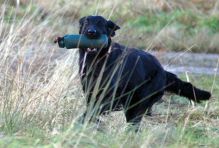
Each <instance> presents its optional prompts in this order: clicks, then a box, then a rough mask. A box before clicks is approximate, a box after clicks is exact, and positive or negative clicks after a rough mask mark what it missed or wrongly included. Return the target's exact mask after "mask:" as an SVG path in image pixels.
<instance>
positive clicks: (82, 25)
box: [79, 16, 87, 34]
mask: <svg viewBox="0 0 219 148" xmlns="http://www.w3.org/2000/svg"><path fill="white" fill-rule="evenodd" d="M86 19H87V17H86V16H85V17H82V18H81V19H80V20H79V34H81V32H82V30H83V27H84V22H85V20H86Z"/></svg>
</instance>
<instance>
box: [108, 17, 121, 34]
mask: <svg viewBox="0 0 219 148" xmlns="http://www.w3.org/2000/svg"><path fill="white" fill-rule="evenodd" d="M107 27H108V33H109V35H110V36H111V37H113V36H115V35H116V32H115V31H116V30H118V29H120V27H119V26H118V25H116V24H115V23H114V22H112V21H111V20H109V21H107Z"/></svg>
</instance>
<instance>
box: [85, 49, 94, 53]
mask: <svg viewBox="0 0 219 148" xmlns="http://www.w3.org/2000/svg"><path fill="white" fill-rule="evenodd" d="M85 50H86V52H88V53H95V52H97V48H86V49H85Z"/></svg>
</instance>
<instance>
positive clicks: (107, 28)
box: [79, 16, 120, 44]
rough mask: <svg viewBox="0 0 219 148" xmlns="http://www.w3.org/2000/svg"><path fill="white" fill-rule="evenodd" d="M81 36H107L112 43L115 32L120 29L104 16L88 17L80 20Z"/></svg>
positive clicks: (93, 37)
mask: <svg viewBox="0 0 219 148" xmlns="http://www.w3.org/2000/svg"><path fill="white" fill-rule="evenodd" d="M79 25H80V28H79V34H85V35H86V36H87V37H88V38H92V39H95V38H99V37H100V35H101V34H104V35H107V36H108V38H109V41H110V42H111V37H113V36H115V31H116V30H118V29H120V27H119V26H118V25H116V24H115V23H114V22H112V21H110V20H106V19H105V18H103V17H102V16H86V17H83V18H81V19H80V20H79ZM110 42H109V44H110Z"/></svg>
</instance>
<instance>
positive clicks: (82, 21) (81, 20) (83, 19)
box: [79, 16, 87, 25]
mask: <svg viewBox="0 0 219 148" xmlns="http://www.w3.org/2000/svg"><path fill="white" fill-rule="evenodd" d="M86 18H87V17H86V16H85V17H82V18H80V20H79V25H83V23H84V21H85V19H86Z"/></svg>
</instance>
